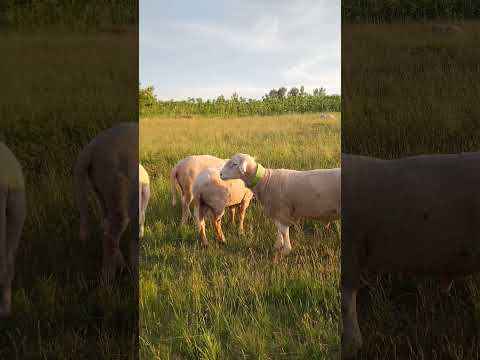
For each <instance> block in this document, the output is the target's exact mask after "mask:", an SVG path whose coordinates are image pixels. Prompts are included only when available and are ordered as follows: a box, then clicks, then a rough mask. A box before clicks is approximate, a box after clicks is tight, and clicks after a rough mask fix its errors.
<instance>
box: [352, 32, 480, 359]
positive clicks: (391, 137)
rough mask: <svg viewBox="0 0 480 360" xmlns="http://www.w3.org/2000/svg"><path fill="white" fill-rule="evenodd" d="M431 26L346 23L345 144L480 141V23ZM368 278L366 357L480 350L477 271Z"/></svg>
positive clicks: (449, 145) (396, 147)
mask: <svg viewBox="0 0 480 360" xmlns="http://www.w3.org/2000/svg"><path fill="white" fill-rule="evenodd" d="M430 26H431V23H425V24H424V23H409V24H403V25H402V24H382V25H378V24H376V25H374V24H357V25H348V24H344V25H343V26H342V34H343V37H342V47H343V54H344V56H343V63H342V82H343V84H342V85H343V88H344V89H345V91H344V92H343V93H342V99H343V100H344V103H343V104H342V106H343V109H342V151H344V152H347V153H354V154H362V155H368V156H375V157H380V158H386V159H388V158H399V157H404V156H411V155H416V154H430V153H456V152H462V151H478V150H479V149H480V136H479V135H480V106H479V105H480V103H479V102H478V94H479V93H480V85H479V84H480V83H479V82H478V81H477V80H476V79H478V77H479V76H480V68H479V67H478V63H479V58H480V51H479V48H478V46H477V45H476V44H477V43H478V41H479V40H480V26H479V23H478V22H466V23H465V24H464V31H463V33H462V34H448V35H438V34H433V33H432V32H431V31H430ZM345 206H348V204H346V205H345V204H344V206H343V207H345ZM344 226H347V225H346V224H344ZM370 280H371V283H372V286H369V287H366V288H363V289H361V290H360V292H359V295H358V311H359V323H360V328H361V330H362V334H363V338H364V347H363V349H362V351H361V352H360V354H359V356H358V358H359V359H375V358H390V359H407V358H409V359H478V358H479V357H480V332H479V329H480V317H479V309H480V298H479V293H480V281H479V280H480V279H479V276H478V275H475V276H470V277H467V278H466V279H459V280H458V281H456V282H455V283H454V287H453V289H452V291H451V294H449V295H445V294H442V293H441V292H440V291H439V287H438V283H437V282H436V281H434V280H432V279H425V278H422V279H420V278H414V277H410V276H407V275H404V276H399V275H396V276H393V275H389V276H386V275H385V276H378V277H371V279H370Z"/></svg>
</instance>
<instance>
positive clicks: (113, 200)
mask: <svg viewBox="0 0 480 360" xmlns="http://www.w3.org/2000/svg"><path fill="white" fill-rule="evenodd" d="M114 184H115V186H113V187H112V188H110V189H109V190H108V193H107V194H106V196H105V199H107V201H108V203H107V207H108V216H107V218H106V223H105V230H106V231H105V236H104V240H103V276H104V279H105V280H106V281H107V282H109V281H110V280H111V279H112V278H113V276H114V274H115V271H116V269H117V266H119V267H120V268H123V267H124V266H125V260H124V259H123V256H122V253H121V251H120V239H121V237H122V235H123V233H124V232H125V229H126V228H127V226H128V223H129V222H130V219H129V217H128V208H129V200H128V197H129V191H128V190H129V181H128V180H127V179H126V178H124V177H122V176H118V177H117V178H116V179H115V181H114Z"/></svg>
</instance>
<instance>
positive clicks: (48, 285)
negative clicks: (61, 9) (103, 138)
mask: <svg viewBox="0 0 480 360" xmlns="http://www.w3.org/2000/svg"><path fill="white" fill-rule="evenodd" d="M137 39H138V34H137V33H128V32H127V33H125V34H122V35H112V34H108V33H101V34H100V33H95V32H90V33H80V32H68V31H63V32H61V33H58V32H49V31H45V32H36V33H32V32H28V33H24V32H2V33H0V52H1V53H2V62H3V64H4V66H2V67H0V77H1V78H2V81H3V84H4V86H3V87H2V88H1V89H0V97H1V98H2V102H1V104H0V118H1V127H0V141H5V143H6V144H7V145H8V146H9V147H10V148H11V149H12V151H13V152H14V153H15V155H16V156H17V158H18V159H19V161H20V163H21V164H22V166H23V169H24V174H25V181H26V191H27V201H28V207H27V211H28V214H27V219H26V223H25V227H24V231H23V234H22V238H21V242H20V249H19V252H18V254H17V261H16V273H15V280H14V284H13V313H12V317H11V318H9V319H8V320H0V359H92V358H93V359H133V358H135V355H136V349H137V347H136V346H135V342H136V335H135V334H136V328H137V317H136V315H137V305H138V302H137V299H138V298H137V297H136V296H135V295H136V293H135V291H134V290H135V289H134V288H132V286H131V285H130V284H129V282H128V281H129V279H128V277H124V278H122V279H121V280H120V281H119V283H118V284H117V285H114V286H111V287H104V286H102V285H100V284H99V281H98V280H99V279H98V271H99V270H100V261H101V237H100V236H101V232H100V229H99V224H98V222H94V221H93V218H94V216H93V214H92V227H93V233H92V237H91V238H90V239H89V241H88V242H87V244H81V243H80V242H79V240H78V211H77V210H76V208H75V204H74V197H73V182H72V169H73V164H74V162H75V161H76V158H77V156H78V153H79V152H80V150H81V148H82V147H83V145H85V144H86V143H87V142H89V141H90V140H91V139H92V138H93V136H95V135H96V134H97V133H98V132H99V131H100V130H102V129H104V128H107V127H110V126H112V125H113V124H115V123H117V122H119V121H127V120H128V121H132V120H133V121H135V119H136V118H137V99H136V92H137V87H138V70H137V69H138V53H137V48H136V47H137V46H138V42H137V41H138V40H137ZM124 87H126V88H127V89H131V91H132V92H131V93H128V91H125V88H124ZM92 205H93V204H92Z"/></svg>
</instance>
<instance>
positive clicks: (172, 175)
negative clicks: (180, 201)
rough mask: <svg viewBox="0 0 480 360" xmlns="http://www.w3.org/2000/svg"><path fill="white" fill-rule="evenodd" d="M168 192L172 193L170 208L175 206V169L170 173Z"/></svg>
mask: <svg viewBox="0 0 480 360" xmlns="http://www.w3.org/2000/svg"><path fill="white" fill-rule="evenodd" d="M170 191H171V192H172V206H175V205H177V167H176V166H175V167H174V168H173V169H172V172H171V173H170Z"/></svg>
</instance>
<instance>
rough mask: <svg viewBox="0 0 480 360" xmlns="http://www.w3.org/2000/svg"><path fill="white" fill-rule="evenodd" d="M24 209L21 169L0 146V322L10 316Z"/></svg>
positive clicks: (8, 150)
mask: <svg viewBox="0 0 480 360" xmlns="http://www.w3.org/2000/svg"><path fill="white" fill-rule="evenodd" d="M26 209H27V204H26V196H25V180H24V178H23V172H22V167H21V166H20V164H19V163H18V160H17V159H16V158H15V155H13V153H12V152H11V151H10V149H9V148H8V147H7V146H6V145H5V144H4V143H2V142H0V318H2V317H6V316H8V315H10V313H11V307H12V281H13V278H14V275H15V256H16V254H17V250H18V245H19V243H20V236H21V234H22V230H23V225H24V223H25V217H26V214H27V210H26Z"/></svg>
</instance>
